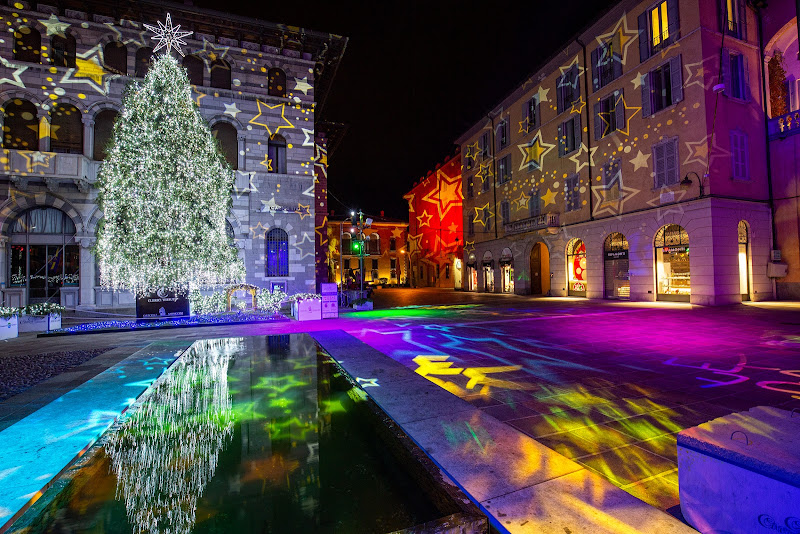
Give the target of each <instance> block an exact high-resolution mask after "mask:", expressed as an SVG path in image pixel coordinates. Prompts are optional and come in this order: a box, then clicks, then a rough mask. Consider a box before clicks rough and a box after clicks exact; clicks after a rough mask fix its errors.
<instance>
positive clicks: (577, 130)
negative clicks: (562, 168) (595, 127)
mask: <svg viewBox="0 0 800 534" xmlns="http://www.w3.org/2000/svg"><path fill="white" fill-rule="evenodd" d="M572 120H573V121H575V122H573V126H574V128H573V130H572V134H573V136H574V137H573V139H574V143H575V144H574V145H573V146H574V147H575V148H576V149H578V148H580V146H581V142H582V141H583V131H582V130H581V116H580V115H578V116H576V117H574V118H573V119H572Z"/></svg>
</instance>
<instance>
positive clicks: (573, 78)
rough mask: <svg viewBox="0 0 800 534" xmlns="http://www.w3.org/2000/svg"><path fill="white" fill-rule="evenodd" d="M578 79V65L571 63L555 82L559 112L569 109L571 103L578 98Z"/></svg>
mask: <svg viewBox="0 0 800 534" xmlns="http://www.w3.org/2000/svg"><path fill="white" fill-rule="evenodd" d="M578 81H579V77H578V66H577V65H573V66H572V67H570V69H569V70H568V71H567V72H565V73H564V74H562V75H561V77H560V78H559V79H558V82H556V105H557V108H558V112H559V113H562V112H564V111H566V110H568V109H571V108H572V104H573V103H574V102H575V101H576V100H578V97H579V96H580V90H579V87H578Z"/></svg>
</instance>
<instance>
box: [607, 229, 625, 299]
mask: <svg viewBox="0 0 800 534" xmlns="http://www.w3.org/2000/svg"><path fill="white" fill-rule="evenodd" d="M603 269H604V275H605V295H604V296H605V298H607V299H628V298H630V295H631V282H630V273H629V272H628V240H627V239H625V236H624V235H623V234H621V233H619V232H614V233H613V234H610V235H609V236H608V237H607V238H606V240H605V243H604V244H603Z"/></svg>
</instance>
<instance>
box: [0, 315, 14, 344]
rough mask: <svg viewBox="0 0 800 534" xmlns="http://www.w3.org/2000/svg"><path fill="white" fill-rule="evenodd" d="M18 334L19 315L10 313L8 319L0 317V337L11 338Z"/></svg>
mask: <svg viewBox="0 0 800 534" xmlns="http://www.w3.org/2000/svg"><path fill="white" fill-rule="evenodd" d="M18 335H19V316H18V315H12V316H11V317H9V318H8V319H2V318H0V339H11V338H14V337H17V336H18Z"/></svg>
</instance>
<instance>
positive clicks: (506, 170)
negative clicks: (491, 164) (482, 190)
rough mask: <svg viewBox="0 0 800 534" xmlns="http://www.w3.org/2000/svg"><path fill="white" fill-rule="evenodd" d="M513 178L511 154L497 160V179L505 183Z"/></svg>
mask: <svg viewBox="0 0 800 534" xmlns="http://www.w3.org/2000/svg"><path fill="white" fill-rule="evenodd" d="M509 180H511V154H508V155H506V156H503V157H502V158H501V159H500V160H499V161H498V162H497V181H498V183H501V184H504V183H506V182H507V181H509Z"/></svg>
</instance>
